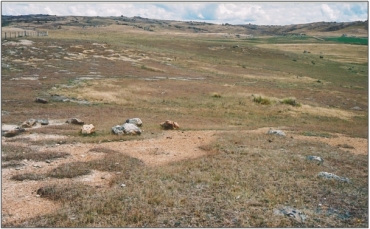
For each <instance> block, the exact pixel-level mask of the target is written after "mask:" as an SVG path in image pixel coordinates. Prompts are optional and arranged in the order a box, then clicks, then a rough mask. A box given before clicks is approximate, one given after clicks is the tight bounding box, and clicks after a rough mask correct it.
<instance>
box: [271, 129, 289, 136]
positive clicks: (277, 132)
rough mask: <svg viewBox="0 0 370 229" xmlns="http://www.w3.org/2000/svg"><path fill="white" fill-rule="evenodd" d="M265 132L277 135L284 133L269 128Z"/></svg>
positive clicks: (283, 134)
mask: <svg viewBox="0 0 370 229" xmlns="http://www.w3.org/2000/svg"><path fill="white" fill-rule="evenodd" d="M267 133H268V134H275V135H278V136H285V133H284V132H283V131H281V130H273V129H270V130H269V131H268V132H267Z"/></svg>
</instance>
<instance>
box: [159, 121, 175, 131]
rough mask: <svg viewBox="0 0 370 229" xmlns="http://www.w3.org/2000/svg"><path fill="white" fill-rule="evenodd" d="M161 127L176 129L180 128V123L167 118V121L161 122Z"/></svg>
mask: <svg viewBox="0 0 370 229" xmlns="http://www.w3.org/2000/svg"><path fill="white" fill-rule="evenodd" d="M159 125H160V126H161V127H163V128H164V129H165V130H174V129H180V126H179V124H177V122H174V121H171V120H166V121H165V122H162V123H161V124H159Z"/></svg>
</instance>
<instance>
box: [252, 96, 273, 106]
mask: <svg viewBox="0 0 370 229" xmlns="http://www.w3.org/2000/svg"><path fill="white" fill-rule="evenodd" d="M253 102H255V103H259V104H262V105H270V104H271V100H270V99H269V98H267V97H262V96H257V97H254V96H253Z"/></svg>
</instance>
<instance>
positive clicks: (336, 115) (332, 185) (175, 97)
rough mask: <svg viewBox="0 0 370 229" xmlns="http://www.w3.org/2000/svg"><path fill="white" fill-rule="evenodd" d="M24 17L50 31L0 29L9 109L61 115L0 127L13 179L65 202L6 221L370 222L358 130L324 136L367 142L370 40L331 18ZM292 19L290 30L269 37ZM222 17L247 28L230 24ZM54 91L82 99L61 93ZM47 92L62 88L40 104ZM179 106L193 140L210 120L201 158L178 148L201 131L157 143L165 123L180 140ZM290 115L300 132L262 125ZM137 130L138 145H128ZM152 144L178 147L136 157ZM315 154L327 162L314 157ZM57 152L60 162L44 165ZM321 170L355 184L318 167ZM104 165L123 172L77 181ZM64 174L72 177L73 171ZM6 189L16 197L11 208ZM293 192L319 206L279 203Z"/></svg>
mask: <svg viewBox="0 0 370 229" xmlns="http://www.w3.org/2000/svg"><path fill="white" fill-rule="evenodd" d="M20 18H22V21H19V20H18V19H14V21H13V22H12V20H9V18H7V17H6V21H4V22H3V23H4V24H5V25H14V24H13V23H15V22H16V23H18V24H19V26H27V25H28V24H29V23H32V25H33V26H35V27H37V28H38V29H40V30H41V29H44V30H49V36H47V37H27V40H29V41H32V44H31V45H25V44H23V43H21V42H20V40H21V39H24V38H21V39H20V38H14V39H12V40H14V41H17V43H16V44H13V43H10V42H11V41H9V40H8V41H2V63H3V64H4V66H8V67H6V68H5V67H2V92H1V93H2V111H4V112H2V123H3V124H14V125H20V124H21V123H22V122H23V121H25V120H28V119H30V118H35V119H36V118H44V117H47V118H48V119H49V120H51V121H53V120H63V121H61V122H62V123H58V124H50V125H48V126H43V127H40V128H29V129H27V131H26V132H25V133H23V134H21V135H19V136H16V137H13V138H5V137H3V143H2V161H3V162H2V168H3V170H4V171H5V172H6V173H3V174H6V176H3V180H2V184H3V187H4V185H8V186H7V187H9V186H10V185H19V186H17V187H22V186H21V185H29V184H30V183H31V182H30V181H33V182H32V187H33V185H34V184H35V183H36V181H38V182H40V183H42V185H41V184H40V186H39V187H38V190H37V192H38V195H40V197H41V198H46V199H48V200H52V201H55V203H58V204H60V208H58V209H57V211H54V212H48V213H47V214H40V215H38V216H29V215H27V218H21V219H19V220H18V219H17V221H15V220H13V218H12V217H8V218H4V220H3V223H2V226H4V227H368V215H367V214H368V211H367V208H368V156H367V155H366V154H364V155H362V154H354V153H351V152H352V151H353V150H357V148H358V147H357V146H356V145H354V144H353V145H352V143H348V144H347V143H341V144H335V145H334V146H333V145H329V144H324V143H322V142H320V141H319V140H318V139H319V138H325V139H324V140H333V139H335V138H337V135H336V134H342V135H345V136H347V137H352V138H356V139H357V138H360V139H361V140H363V141H364V142H366V141H367V137H368V88H367V87H366V86H364V85H367V84H368V56H367V53H368V49H367V46H366V45H347V44H346V43H349V42H350V41H349V40H347V42H344V43H343V42H338V43H336V45H332V44H333V42H336V41H329V40H327V39H325V41H324V40H322V39H316V38H315V37H314V36H316V35H311V34H310V33H311V32H312V34H315V33H320V34H322V33H324V32H322V31H321V30H320V31H316V30H315V29H312V28H311V27H309V26H305V25H302V27H301V28H300V32H306V31H305V30H307V32H306V33H307V34H308V35H307V36H306V35H305V37H300V36H296V35H294V34H293V33H294V30H295V28H293V27H291V26H290V27H289V26H286V27H275V28H274V27H272V28H270V27H268V26H257V25H245V26H233V25H229V24H228V25H210V24H206V23H200V22H199V23H198V22H191V23H193V24H190V25H195V26H196V27H190V26H189V24H187V23H188V22H174V21H155V20H152V19H143V18H140V17H135V18H126V17H122V16H121V17H113V18H103V17H99V18H98V17H73V18H72V17H66V18H63V17H55V18H54V19H55V20H52V18H48V23H37V20H35V19H32V17H31V18H24V17H20ZM26 19H27V20H30V21H27V22H24V21H25V20H26ZM43 21H44V20H41V19H40V22H43ZM122 21H124V22H125V23H126V24H123V23H122ZM118 22H119V23H118ZM329 24H331V23H329ZM134 25H136V26H134ZM151 25H155V27H151ZM320 25H321V26H325V28H326V27H327V26H328V25H326V24H325V25H322V24H320ZM346 25H347V24H346ZM348 25H349V26H350V25H351V24H350V23H349V24H348ZM139 26H140V27H139ZM51 28H52V29H51ZM58 28H59V29H58ZM138 28H155V31H151V32H149V31H147V30H143V29H138ZM283 29H287V30H286V31H290V32H285V33H287V34H286V35H284V36H283V35H281V36H267V37H265V36H262V35H263V34H269V33H271V31H275V32H274V33H277V32H276V31H282V30H283ZM322 29H324V28H322ZM348 29H350V28H348ZM225 31H227V33H230V34H238V35H239V37H235V36H232V37H231V35H230V36H229V37H228V36H226V35H220V33H225ZM353 31H357V30H356V29H355V30H353ZM179 32H180V33H179ZM203 32H207V34H203ZM167 33H168V34H167ZM245 33H251V34H252V33H253V35H254V37H245ZM254 33H255V34H254ZM329 34H330V31H329V32H328V37H329ZM272 35H274V34H272ZM320 36H321V35H320ZM366 40H367V39H366ZM7 42H8V43H7ZM312 44H314V45H312ZM237 45H239V47H238V48H233V47H235V46H237ZM303 50H309V51H310V52H309V53H308V52H307V53H302V52H303ZM323 56H325V58H323ZM20 57H21V58H22V59H20ZM174 57H176V61H172V60H173V58H174ZM170 60H171V61H170ZM297 76H299V77H297ZM76 77H78V79H77V78H76ZM318 78H319V79H318ZM252 93H253V96H252V97H251V96H250V95H251V94H252ZM54 94H57V95H60V96H65V97H66V98H68V99H69V100H68V101H69V102H67V101H54V100H52V99H51V97H52V96H51V95H54ZM262 95H263V96H262ZM264 95H267V96H264ZM36 97H44V98H46V99H48V100H49V101H50V102H49V103H48V104H38V103H35V102H34V98H36ZM277 98H279V99H277ZM281 98H283V99H281ZM72 100H74V101H72ZM298 101H299V102H298ZM283 104H286V105H287V106H286V105H283ZM262 105H266V106H262ZM355 106H357V107H360V108H361V109H358V110H353V109H352V108H353V107H355ZM71 117H78V118H81V119H82V120H84V121H85V123H88V124H90V123H92V124H93V125H94V126H95V128H96V134H94V135H89V136H82V135H80V134H79V131H80V129H81V126H79V125H72V124H65V121H64V120H67V119H68V118H71ZM131 117H140V118H141V119H142V120H143V122H144V126H143V129H144V132H143V134H141V135H140V136H125V135H121V136H118V135H114V134H112V133H111V128H112V127H113V126H115V125H117V124H119V125H121V124H122V123H124V122H125V120H126V119H127V118H131ZM168 119H171V120H175V121H176V122H178V123H179V125H180V126H181V129H180V130H178V131H176V133H181V134H182V135H179V136H181V140H183V141H185V140H184V139H186V138H187V137H188V136H187V135H188V134H189V132H190V131H194V132H196V131H198V132H197V133H199V137H198V135H195V138H194V139H195V140H194V142H195V141H198V140H199V143H197V144H199V147H197V148H195V149H194V152H193V151H192V157H191V158H190V159H186V160H175V159H176V158H177V157H179V156H181V154H182V153H183V151H182V150H183V148H185V147H188V145H195V146H196V144H195V143H194V142H193V141H189V142H186V144H183V145H182V144H179V145H178V146H177V148H176V149H171V150H168V149H167V148H165V147H163V148H161V147H158V148H157V149H155V148H150V147H149V145H150V140H153V139H157V138H159V137H164V136H163V135H166V137H164V139H163V141H162V140H161V141H162V142H163V143H167V144H169V145H170V144H171V146H176V144H178V143H177V142H176V141H177V140H179V139H180V137H178V138H176V137H173V136H172V135H171V134H172V133H175V132H174V131H164V130H162V129H161V128H160V126H159V123H160V122H163V121H165V120H168ZM277 126H279V127H284V128H285V129H284V131H287V132H288V133H287V137H277V136H274V135H267V134H265V133H263V134H261V133H259V132H254V131H255V130H256V129H258V128H261V127H277ZM216 130H217V131H222V132H220V133H218V132H217V133H218V134H214V135H212V136H213V137H215V140H214V141H213V142H207V141H206V139H204V138H203V137H202V135H201V133H203V132H206V131H210V132H212V133H213V132H214V133H216ZM251 130H253V131H251ZM244 131H251V132H248V134H244V133H245V132H244ZM194 132H192V133H194ZM290 133H292V135H293V133H295V134H296V135H300V136H299V137H300V138H304V136H306V138H305V139H308V140H300V139H299V138H295V137H290ZM46 136H52V138H46ZM311 136H312V138H311ZM327 138H330V139H327ZM61 139H62V141H63V142H62V143H60V141H61ZM125 141H132V143H133V145H135V147H136V148H124V147H123V148H120V147H119V146H118V145H119V143H120V142H125ZM186 141H187V140H186ZM85 143H87V144H85ZM364 144H365V143H364ZM54 147H55V148H54ZM59 148H61V149H59ZM69 150H71V152H74V154H73V157H71V156H70V155H71V154H70V153H69V152H70V151H69ZM140 150H142V151H140ZM146 151H148V152H150V154H148V155H149V156H150V160H154V161H156V160H158V162H163V160H168V161H166V163H164V162H163V163H161V164H160V165H156V164H150V165H148V164H145V163H144V162H143V161H142V160H139V159H138V158H140V157H139V156H141V155H140V152H146ZM76 152H77V153H76ZM132 152H135V154H128V153H132ZM136 152H137V153H136ZM200 152H202V153H204V152H206V153H205V154H200ZM198 153H199V155H202V156H199V155H198ZM82 154H83V155H84V157H82ZM175 154H176V155H175ZM128 155H131V156H128ZM312 155H315V156H320V157H322V158H323V159H324V163H323V164H322V165H318V164H317V163H310V162H309V161H307V159H306V157H307V156H312ZM149 156H148V157H149ZM94 157H96V158H97V157H100V158H99V159H96V158H94ZM136 157H137V158H136ZM91 158H93V159H91ZM55 159H58V163H54V162H52V163H50V164H49V163H48V164H46V163H45V164H42V163H44V162H45V161H46V160H55ZM65 159H67V161H68V162H65ZM24 160H27V161H36V162H40V163H39V164H42V166H43V167H42V168H39V167H33V163H28V165H25V163H24V162H25V161H24ZM45 165H46V166H45ZM34 171H35V172H34ZM321 171H327V172H331V173H335V174H337V175H338V176H345V177H348V178H349V179H350V180H351V183H348V184H347V183H339V182H337V181H331V180H324V179H321V178H319V177H317V174H318V173H319V172H321ZM100 172H101V173H104V174H109V176H110V179H109V180H108V179H107V180H106V177H104V176H102V177H100V176H98V177H94V179H96V178H97V180H99V181H100V182H102V181H104V182H106V185H105V186H103V185H86V184H82V183H80V182H79V178H78V177H80V176H86V177H82V178H83V179H85V178H86V179H88V178H91V177H92V176H93V175H94V174H99V173H100ZM72 178H73V179H72ZM76 178H77V179H76ZM49 179H50V181H51V182H50V184H49ZM58 179H65V180H58ZM67 179H72V181H73V182H65V183H64V181H66V180H67ZM19 181H22V182H19ZM9 182H10V185H9ZM53 182H55V183H53ZM58 182H59V183H58ZM62 182H63V183H62ZM46 183H47V185H46ZM3 190H4V192H9V190H14V188H13V187H12V188H11V189H10V188H7V189H5V188H3ZM18 190H19V192H21V191H22V190H23V189H22V188H19V189H18ZM7 194H8V195H4V196H3V197H4V198H5V201H4V200H3V203H2V204H3V209H5V208H6V207H8V208H9V207H12V204H11V203H12V202H9V201H8V199H6V198H9V196H11V195H9V193H7ZM33 194H35V193H33ZM33 194H32V195H33ZM23 196H29V197H30V201H32V198H36V197H34V196H31V194H30V193H27V194H24V193H20V194H19V195H16V198H24V197H23ZM21 200H22V201H23V200H24V199H21ZM37 200H40V199H37ZM42 200H43V199H41V201H42ZM17 201H18V200H17ZM9 203H10V204H9ZM24 203H25V205H26V204H27V203H29V202H28V199H27V201H25V202H24ZM14 206H15V205H14ZM283 206H291V207H294V208H296V209H297V210H299V211H301V212H302V213H303V214H305V215H307V219H306V220H305V221H304V222H298V221H296V220H294V219H293V218H291V217H287V216H282V215H277V214H275V213H274V210H275V209H278V208H280V207H283ZM32 207H34V206H32ZM3 211H4V215H5V213H6V212H5V210H3ZM17 211H18V209H17ZM6 214H8V213H6ZM11 214H13V213H11ZM17 214H18V213H17ZM7 220H9V221H7Z"/></svg>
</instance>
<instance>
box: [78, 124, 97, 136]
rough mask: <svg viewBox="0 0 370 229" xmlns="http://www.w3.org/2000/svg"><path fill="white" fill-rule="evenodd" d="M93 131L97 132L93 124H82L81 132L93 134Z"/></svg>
mask: <svg viewBox="0 0 370 229" xmlns="http://www.w3.org/2000/svg"><path fill="white" fill-rule="evenodd" d="M93 133H95V127H94V125H93V124H90V125H83V126H82V128H81V134H93Z"/></svg>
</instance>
